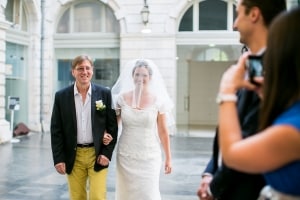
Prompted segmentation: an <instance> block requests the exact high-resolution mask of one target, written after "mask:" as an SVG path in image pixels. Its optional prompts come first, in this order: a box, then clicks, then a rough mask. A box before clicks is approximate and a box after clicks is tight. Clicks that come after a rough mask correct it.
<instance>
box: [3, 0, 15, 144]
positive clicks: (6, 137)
mask: <svg viewBox="0 0 300 200" xmlns="http://www.w3.org/2000/svg"><path fill="white" fill-rule="evenodd" d="M6 3H7V1H6V0H0V143H3V142H7V141H10V140H11V139H12V131H11V130H10V124H9V122H8V121H7V120H5V100H6V99H5V69H6V67H5V49H6V46H5V35H6V30H7V29H8V27H9V23H8V22H7V21H6V20H5V12H4V11H5V10H4V9H5V7H6Z"/></svg>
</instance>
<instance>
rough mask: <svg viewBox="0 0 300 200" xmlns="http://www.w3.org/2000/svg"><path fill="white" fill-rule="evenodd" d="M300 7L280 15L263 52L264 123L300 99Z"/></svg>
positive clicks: (262, 111) (270, 121)
mask: <svg viewBox="0 0 300 200" xmlns="http://www.w3.org/2000/svg"><path fill="white" fill-rule="evenodd" d="M299 22H300V8H299V7H298V8H296V9H293V10H290V11H289V12H285V13H282V14H281V15H279V16H278V17H277V18H276V19H275V20H274V22H273V23H272V24H271V26H270V29H269V36H268V42H267V50H266V53H265V55H264V66H265V70H266V71H265V80H264V94H263V96H264V99H263V101H262V109H261V115H260V116H261V126H260V128H262V129H263V128H266V127H268V126H269V125H271V124H272V122H273V121H274V119H275V118H276V117H278V115H280V114H281V113H282V112H283V111H284V110H285V109H287V107H289V106H290V105H291V104H293V103H294V102H295V101H297V100H299V99H300V37H299V33H300V23H299Z"/></svg>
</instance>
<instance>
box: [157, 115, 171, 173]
mask: <svg viewBox="0 0 300 200" xmlns="http://www.w3.org/2000/svg"><path fill="white" fill-rule="evenodd" d="M157 127H158V135H159V138H160V141H161V143H162V146H163V149H164V152H165V173H166V174H169V173H171V170H172V162H171V148H170V138H169V131H168V127H167V123H166V115H165V114H158V117H157Z"/></svg>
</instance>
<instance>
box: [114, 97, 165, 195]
mask: <svg viewBox="0 0 300 200" xmlns="http://www.w3.org/2000/svg"><path fill="white" fill-rule="evenodd" d="M118 105H119V106H120V108H121V118H122V133H121V135H120V139H119V142H118V146H117V156H116V158H117V162H116V164H117V174H116V178H117V181H116V200H161V196H160V191H159V175H160V169H161V166H162V155H161V148H160V141H159V137H158V134H157V115H158V113H159V112H160V109H159V106H158V105H155V104H154V105H151V106H150V107H147V108H145V109H142V110H139V109H133V108H132V107H130V106H129V105H127V104H126V102H125V101H124V99H123V98H122V97H120V98H119V99H118Z"/></svg>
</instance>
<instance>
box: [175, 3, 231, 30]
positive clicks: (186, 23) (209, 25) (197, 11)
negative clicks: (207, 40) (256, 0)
mask: <svg viewBox="0 0 300 200" xmlns="http://www.w3.org/2000/svg"><path fill="white" fill-rule="evenodd" d="M235 8H236V6H235V5H234V4H233V1H231V0H228V2H227V1H225V0H203V1H195V2H194V3H193V4H192V5H191V6H190V7H189V8H188V9H187V11H186V12H185V13H184V15H183V17H182V19H181V21H180V23H179V31H205V30H232V25H233V22H234V19H235V17H236V13H235Z"/></svg>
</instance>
